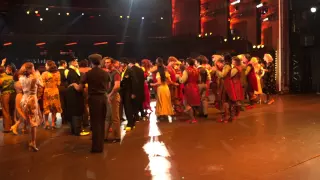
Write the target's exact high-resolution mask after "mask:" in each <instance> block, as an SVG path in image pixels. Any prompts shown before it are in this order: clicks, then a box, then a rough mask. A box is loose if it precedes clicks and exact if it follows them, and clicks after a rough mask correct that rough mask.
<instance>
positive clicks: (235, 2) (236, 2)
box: [230, 0, 240, 6]
mask: <svg viewBox="0 0 320 180" xmlns="http://www.w3.org/2000/svg"><path fill="white" fill-rule="evenodd" d="M239 3H240V0H236V1H233V2H232V3H230V4H231V5H232V6H233V5H236V4H239Z"/></svg>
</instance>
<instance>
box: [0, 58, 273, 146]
mask: <svg viewBox="0 0 320 180" xmlns="http://www.w3.org/2000/svg"><path fill="white" fill-rule="evenodd" d="M88 59H89V60H81V61H80V62H79V63H78V61H77V60H76V59H74V60H71V61H69V62H68V63H67V62H66V61H64V60H61V61H60V62H59V67H57V65H56V63H55V62H54V61H51V60H48V61H47V62H46V64H45V67H42V66H40V67H38V68H37V70H35V67H34V64H33V63H31V62H26V63H24V64H23V65H22V66H21V68H20V69H19V70H16V68H15V66H14V65H13V64H9V65H6V59H4V60H2V64H1V67H0V88H1V105H2V115H3V128H4V132H5V133H9V132H12V133H13V134H15V135H18V134H19V133H20V132H22V133H23V132H25V131H26V130H27V127H28V126H30V129H31V131H30V137H31V140H30V143H29V147H30V148H31V149H32V150H34V151H38V147H37V145H36V128H37V127H38V126H39V125H43V127H44V129H46V130H54V129H56V128H57V126H56V121H57V117H56V115H57V113H60V114H61V117H62V123H64V124H66V123H69V124H70V127H71V128H70V129H71V133H72V134H73V135H76V136H82V135H88V134H90V131H92V141H93V144H92V152H102V151H103V143H104V142H109V143H118V142H120V138H121V130H120V124H121V120H124V119H123V118H122V117H126V120H127V121H128V123H127V126H126V127H125V130H126V131H132V130H133V129H134V128H135V124H136V122H137V121H139V120H141V119H147V118H148V115H149V113H150V112H151V111H152V110H151V109H152V108H151V107H150V102H151V98H150V94H151V93H150V89H151V90H152V89H153V90H154V91H155V92H156V108H155V114H156V116H157V118H158V120H161V119H167V118H169V120H172V117H176V116H178V115H179V114H186V115H188V122H189V123H196V122H197V120H196V117H202V118H208V103H209V99H208V97H209V94H213V95H214V99H215V105H216V108H217V109H219V110H220V111H221V114H222V116H221V118H219V121H220V122H231V121H233V120H234V119H235V117H237V116H238V115H239V113H240V111H243V110H244V109H246V107H247V108H250V107H252V106H253V105H254V104H255V103H257V102H260V103H261V102H264V103H267V104H272V103H273V102H274V98H273V95H274V94H276V82H275V64H274V62H273V58H272V56H271V55H270V54H265V55H264V57H263V61H262V60H261V59H259V58H258V57H252V58H251V57H250V55H248V54H242V55H238V56H231V55H230V54H225V55H212V66H211V65H209V60H208V59H207V58H206V57H205V56H202V55H201V56H199V57H197V58H188V59H186V60H182V59H180V60H178V59H177V58H175V57H169V58H168V61H166V62H165V61H164V60H163V59H162V58H157V59H156V62H155V64H152V62H151V61H150V60H147V59H144V60H142V61H141V64H139V63H136V62H132V61H128V60H127V59H126V58H123V59H121V60H120V61H118V60H115V59H113V58H111V57H105V58H103V57H102V56H101V55H99V54H93V55H90V56H89V58H88ZM165 64H166V65H165ZM150 77H151V81H152V82H151V83H150V82H149V81H148V80H149V78H150ZM210 91H211V92H212V93H211V92H210ZM246 99H247V100H248V101H245V100H246ZM247 102H248V103H247ZM49 114H51V117H52V118H51V123H50V121H49ZM124 115H125V116H124ZM21 124H23V126H22V127H21Z"/></svg>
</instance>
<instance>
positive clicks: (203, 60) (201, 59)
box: [197, 55, 209, 65]
mask: <svg viewBox="0 0 320 180" xmlns="http://www.w3.org/2000/svg"><path fill="white" fill-rule="evenodd" d="M197 61H198V62H199V64H200V65H202V64H208V62H209V60H208V58H207V57H205V56H204V55H200V56H198V57H197Z"/></svg>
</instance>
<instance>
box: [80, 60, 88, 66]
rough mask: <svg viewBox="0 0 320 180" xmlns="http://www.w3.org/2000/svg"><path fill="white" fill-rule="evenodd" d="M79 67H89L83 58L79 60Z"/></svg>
mask: <svg viewBox="0 0 320 180" xmlns="http://www.w3.org/2000/svg"><path fill="white" fill-rule="evenodd" d="M79 67H82V68H85V67H89V61H88V60H86V59H84V60H81V61H80V62H79Z"/></svg>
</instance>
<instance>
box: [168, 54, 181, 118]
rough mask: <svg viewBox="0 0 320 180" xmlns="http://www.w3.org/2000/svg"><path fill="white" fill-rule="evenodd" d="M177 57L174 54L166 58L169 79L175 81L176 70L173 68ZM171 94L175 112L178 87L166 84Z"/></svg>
mask: <svg viewBox="0 0 320 180" xmlns="http://www.w3.org/2000/svg"><path fill="white" fill-rule="evenodd" d="M177 61H178V59H177V58H176V57H174V56H170V57H169V59H168V65H167V72H168V73H169V74H170V79H171V81H172V82H174V83H176V82H177V79H176V72H175V70H174V66H175V64H176V62H177ZM168 86H169V89H170V95H171V103H172V105H173V108H174V110H175V112H177V110H178V105H177V104H176V100H177V96H178V87H177V86H176V85H175V84H168Z"/></svg>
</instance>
